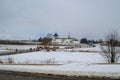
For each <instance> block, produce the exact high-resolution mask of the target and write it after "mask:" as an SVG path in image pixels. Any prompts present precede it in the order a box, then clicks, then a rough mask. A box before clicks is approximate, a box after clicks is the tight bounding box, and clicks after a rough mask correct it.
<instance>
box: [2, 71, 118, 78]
mask: <svg viewBox="0 0 120 80" xmlns="http://www.w3.org/2000/svg"><path fill="white" fill-rule="evenodd" d="M0 80H120V79H110V78H87V77H67V76H56V75H50V74H47V75H46V74H38V73H22V72H11V71H0Z"/></svg>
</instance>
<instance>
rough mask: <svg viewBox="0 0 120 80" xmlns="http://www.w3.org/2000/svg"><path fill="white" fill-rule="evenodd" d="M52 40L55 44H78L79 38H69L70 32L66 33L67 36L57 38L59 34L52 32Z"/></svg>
mask: <svg viewBox="0 0 120 80" xmlns="http://www.w3.org/2000/svg"><path fill="white" fill-rule="evenodd" d="M52 42H53V43H56V44H63V45H75V44H80V42H79V40H77V39H74V38H71V37H70V34H69V35H68V38H59V35H58V34H57V33H55V34H54V38H53V40H52Z"/></svg>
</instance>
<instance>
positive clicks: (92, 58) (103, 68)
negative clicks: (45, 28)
mask: <svg viewBox="0 0 120 80" xmlns="http://www.w3.org/2000/svg"><path fill="white" fill-rule="evenodd" d="M9 58H10V59H11V60H12V64H22V65H9V64H7V63H8V62H9V61H8V60H9ZM0 60H1V61H2V62H3V63H5V65H0V70H11V71H22V72H24V71H25V72H35V73H46V74H58V75H68V76H71V75H72V76H74V75H76V76H81V75H87V76H93V75H94V76H106V77H114V78H120V65H119V64H97V63H105V60H104V58H103V57H102V56H101V55H100V54H99V53H90V52H89V53H87V52H63V51H61V52H44V51H41V52H31V53H25V54H17V55H10V56H1V57H0ZM6 64H7V65H6ZM23 64H62V65H23Z"/></svg>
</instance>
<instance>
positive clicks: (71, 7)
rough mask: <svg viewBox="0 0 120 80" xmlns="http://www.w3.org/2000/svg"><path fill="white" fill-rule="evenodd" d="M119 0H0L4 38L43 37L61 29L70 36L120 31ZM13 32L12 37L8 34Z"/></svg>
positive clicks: (95, 37) (0, 23)
mask: <svg viewBox="0 0 120 80" xmlns="http://www.w3.org/2000/svg"><path fill="white" fill-rule="evenodd" d="M119 4H120V1H119V0H0V35H1V36H0V39H16V38H17V39H26V38H28V37H31V38H39V37H40V36H42V37H43V36H45V35H46V34H47V33H55V32H58V33H59V35H60V36H61V37H66V36H67V35H68V33H69V32H71V36H74V37H76V38H78V39H79V38H82V37H88V38H91V39H98V38H102V37H103V36H104V35H105V33H106V32H107V31H109V30H111V29H114V30H118V31H120V28H119V27H120V5H119ZM8 35H9V37H8Z"/></svg>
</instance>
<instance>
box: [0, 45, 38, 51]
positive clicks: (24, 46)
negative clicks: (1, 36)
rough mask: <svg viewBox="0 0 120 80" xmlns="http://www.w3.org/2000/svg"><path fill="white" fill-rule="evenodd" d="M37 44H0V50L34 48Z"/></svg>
mask: <svg viewBox="0 0 120 80" xmlns="http://www.w3.org/2000/svg"><path fill="white" fill-rule="evenodd" d="M36 47H37V45H0V50H13V49H22V50H23V49H30V48H36Z"/></svg>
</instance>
